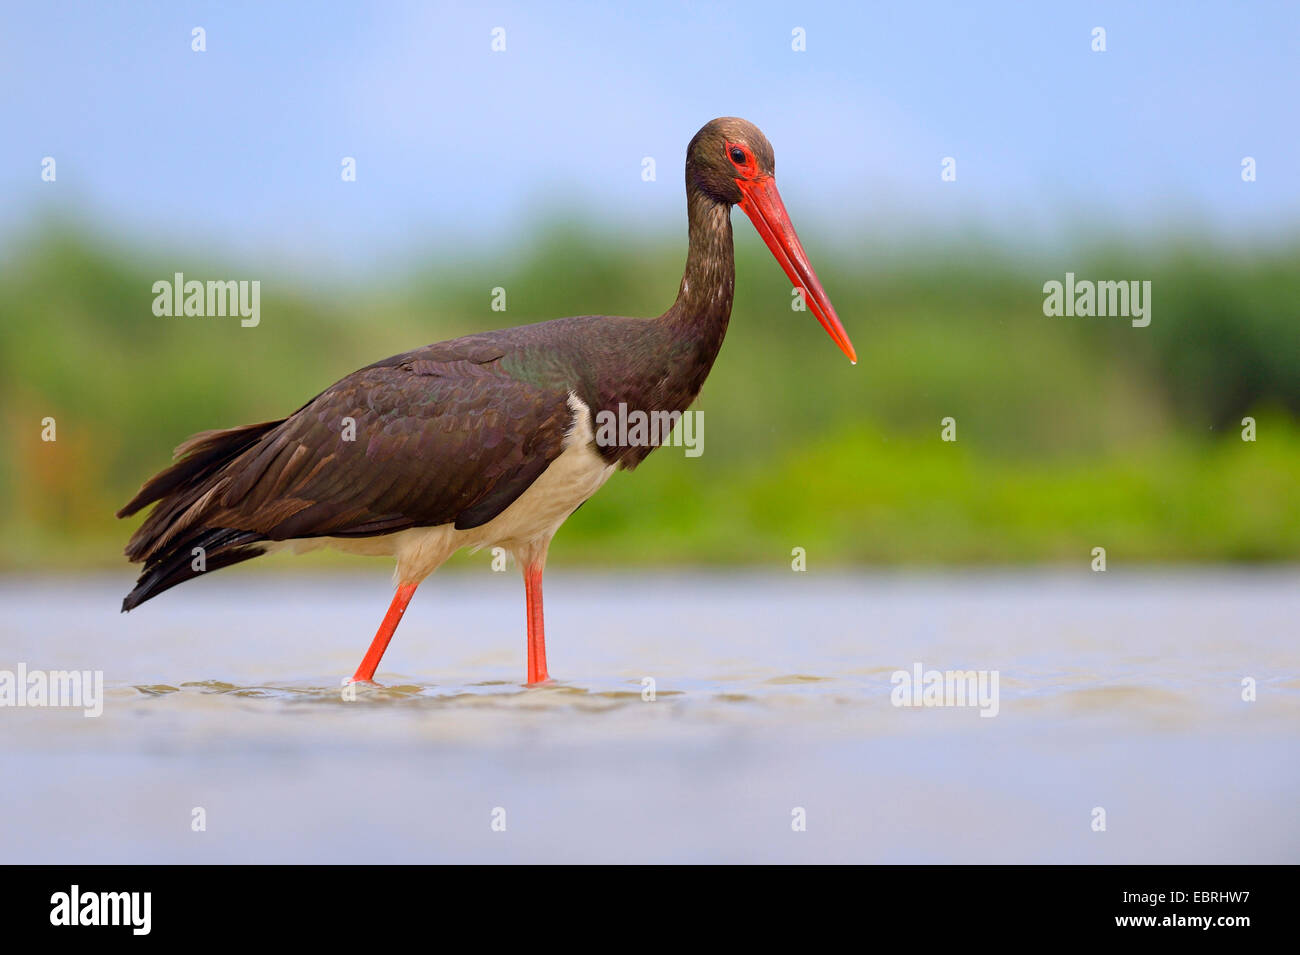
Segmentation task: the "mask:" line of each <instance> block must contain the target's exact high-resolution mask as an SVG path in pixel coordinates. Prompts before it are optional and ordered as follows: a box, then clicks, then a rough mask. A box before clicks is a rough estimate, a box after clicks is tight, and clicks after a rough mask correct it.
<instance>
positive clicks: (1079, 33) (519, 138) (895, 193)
mask: <svg viewBox="0 0 1300 955" xmlns="http://www.w3.org/2000/svg"><path fill="white" fill-rule="evenodd" d="M977 6H981V5H977V4H962V3H952V4H928V3H906V4H898V3H842V4H840V3H830V4H804V3H788V4H780V3H765V2H761V0H760V2H745V3H738V4H724V3H674V2H653V3H642V4H636V5H630V6H626V7H625V8H624V9H618V8H617V7H616V6H615V5H613V4H606V3H592V4H587V3H566V4H555V5H549V4H540V3H528V4H524V3H521V4H488V5H485V6H478V5H467V6H465V7H452V6H449V5H442V4H434V3H405V4H403V3H384V4H365V5H361V4H357V5H355V6H350V5H347V4H342V3H313V4H307V3H302V4H297V3H283V4H269V3H268V4H263V3H227V2H222V3H194V4H184V3H148V2H143V3H119V4H104V3H82V4H77V3H58V2H55V3H50V4H40V5H37V4H23V5H11V7H10V9H9V10H8V11H7V12H6V14H5V26H4V30H3V34H2V35H0V71H3V79H4V82H3V83H2V84H0V116H2V118H3V146H2V148H0V190H2V191H0V197H2V198H0V241H4V242H6V243H7V242H12V241H14V240H15V239H20V238H21V237H22V236H23V235H24V234H26V233H27V231H28V230H29V229H30V228H31V227H32V226H33V224H36V223H39V222H41V221H42V220H43V219H45V218H47V217H50V216H55V215H63V216H69V215H70V216H73V217H84V219H85V221H88V222H92V223H94V224H95V225H96V226H97V227H98V228H100V229H101V230H103V231H106V232H108V233H109V234H111V235H121V236H122V237H123V238H124V239H125V240H127V241H132V242H140V243H145V244H152V245H155V246H162V247H166V246H168V245H171V244H173V243H182V244H185V245H187V246H191V247H198V248H203V249H212V250H215V251H219V252H221V253H222V254H225V255H228V256H233V257H236V258H259V259H268V258H269V259H271V260H275V261H278V262H282V263H286V264H292V265H297V266H300V267H305V268H307V269H333V268H339V267H343V268H348V267H359V268H362V269H365V268H368V267H371V266H376V265H389V264H392V263H393V262H394V261H398V260H400V259H401V258H402V257H403V256H406V255H409V254H411V252H412V250H413V249H416V248H423V247H427V246H428V245H430V244H434V245H442V246H446V247H456V246H462V247H472V246H473V245H475V244H482V243H495V242H499V241H503V240H509V239H510V238H511V237H512V236H517V235H518V233H519V232H520V231H521V230H524V229H526V228H527V227H528V226H529V225H532V224H535V223H536V222H537V221H538V219H539V218H541V217H544V216H553V217H554V216H566V215H580V216H581V217H582V218H584V219H586V220H594V221H596V222H599V223H602V224H605V225H608V226H609V227H611V228H620V227H626V228H628V229H634V230H638V231H654V230H662V231H665V232H668V231H669V230H674V229H675V230H679V231H680V230H681V229H682V228H683V227H684V222H683V215H684V208H683V198H682V176H681V163H682V157H683V154H684V150H685V146H686V142H687V140H688V139H689V138H690V136H691V135H692V134H693V133H694V132H695V130H696V129H697V128H698V127H699V126H700V125H702V124H703V123H704V122H705V121H706V120H708V119H710V118H712V117H713V116H716V115H726V114H733V115H740V116H744V117H746V118H748V119H751V120H753V121H754V122H756V123H757V124H758V125H759V126H760V127H762V128H763V129H764V131H765V132H766V133H767V135H768V137H769V138H770V139H771V141H772V142H773V145H774V146H775V149H776V155H777V174H778V175H777V178H778V181H779V182H780V184H781V188H782V192H783V194H784V196H785V199H786V205H787V207H788V208H789V209H790V211H791V214H792V215H793V217H794V219H795V222H796V224H799V225H800V226H801V229H806V226H804V225H803V224H804V223H808V222H816V223H818V227H819V228H822V227H824V228H827V229H830V230H833V231H834V232H838V233H841V234H845V235H873V236H891V235H896V234H897V235H922V236H925V235H934V234H948V233H953V232H958V231H962V230H969V229H971V228H975V229H979V230H985V231H987V232H989V233H990V234H992V235H994V236H996V237H999V238H1001V239H1004V240H1006V241H1008V242H1013V243H1021V244H1035V243H1040V242H1062V241H1065V242H1068V241H1070V240H1071V238H1072V237H1077V235H1078V234H1079V232H1078V230H1080V229H1081V228H1085V227H1087V228H1093V229H1100V230H1102V231H1108V232H1115V233H1119V234H1124V235H1137V236H1145V235H1149V234H1156V233H1167V232H1168V231H1170V230H1171V229H1175V228H1177V229H1185V230H1194V231H1196V232H1198V233H1202V232H1203V233H1209V234H1211V235H1212V236H1214V237H1216V238H1219V239H1221V240H1224V241H1255V240H1258V239H1260V238H1261V237H1265V238H1266V237H1269V236H1275V235H1278V234H1290V233H1291V232H1292V230H1293V229H1294V225H1295V223H1296V221H1297V216H1298V215H1300V132H1298V128H1300V123H1297V109H1296V102H1297V93H1298V92H1300V80H1298V79H1297V77H1298V76H1300V68H1298V67H1297V64H1300V12H1297V11H1298V9H1300V7H1298V6H1297V5H1296V4H1294V3H1273V4H1270V3H1248V4H1232V5H1229V4H1227V3H1224V4H1205V3H1172V2H1170V3H1144V4H1135V3H1127V2H1126V3H1113V4H1108V3H1090V4H1070V3H994V4H989V5H986V6H985V8H984V9H974V8H975V7H977ZM195 26H202V27H203V28H204V29H205V30H206V33H207V51H206V52H204V53H195V52H193V51H192V50H191V48H190V40H191V29H192V28H193V27H195ZM1096 26H1102V27H1104V28H1105V29H1106V39H1107V47H1108V49H1107V51H1106V52H1105V53H1094V52H1092V50H1091V49H1090V42H1091V36H1090V34H1091V31H1092V29H1093V27H1096ZM494 27H503V28H504V29H505V31H506V50H505V52H501V53H494V52H492V50H491V48H490V44H491V39H492V37H491V31H492V29H493V28H494ZM795 27H802V28H803V29H804V30H805V31H806V36H807V50H806V51H805V52H795V51H793V50H792V49H791V31H792V30H793V29H794V28H795ZM45 156H53V157H55V159H56V162H57V174H58V178H57V181H56V182H55V183H45V182H42V181H41V179H40V163H41V159H42V157H45ZM344 156H352V157H355V158H356V160H357V181H356V182H355V183H344V182H342V181H341V179H340V175H339V173H340V162H341V160H342V158H343V157H344ZM645 156H651V157H654V158H655V160H656V163H657V180H656V181H655V182H644V181H643V180H642V178H641V163H642V159H643V157H645ZM945 156H952V157H955V158H956V160H957V181H956V182H952V183H944V182H941V180H940V162H941V160H942V158H943V157H945ZM1243 156H1253V157H1255V159H1256V161H1257V164H1258V181H1256V182H1254V183H1249V184H1247V183H1243V182H1242V181H1241V177H1240V163H1241V159H1242V157H1243ZM670 234H671V233H670Z"/></svg>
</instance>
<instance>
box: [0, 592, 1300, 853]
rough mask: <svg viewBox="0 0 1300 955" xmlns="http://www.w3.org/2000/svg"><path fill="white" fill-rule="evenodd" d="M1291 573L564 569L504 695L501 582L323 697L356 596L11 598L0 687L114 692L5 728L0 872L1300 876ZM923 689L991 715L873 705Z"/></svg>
mask: <svg viewBox="0 0 1300 955" xmlns="http://www.w3.org/2000/svg"><path fill="white" fill-rule="evenodd" d="M1298 579H1300V574H1297V571H1296V570H1295V569H1290V568H1288V569H1282V570H1270V571H1258V572H1257V571H1251V572H1238V571H1221V570H1197V571H1187V572H1177V573H1174V572H1150V573H1132V572H1129V573H1122V574H1121V573H1117V572H1114V571H1112V572H1111V573H1108V574H1105V575H1092V574H1066V573H1022V572H1000V573H981V574H974V573H963V574H944V575H914V574H913V575H907V574H881V573H866V572H862V573H845V574H838V575H828V574H795V573H789V574H784V575H775V576H764V575H754V574H715V573H705V572H698V573H680V574H672V575H666V574H656V573H651V572H636V573H626V574H608V575H595V574H581V573H575V572H564V571H561V570H556V571H553V572H552V573H550V574H548V578H547V625H548V626H547V633H548V651H549V662H550V668H551V672H552V674H553V676H555V677H556V682H555V683H554V684H552V685H549V686H543V687H524V686H521V685H520V682H521V680H522V678H523V674H524V626H523V597H522V586H521V585H520V583H519V580H518V577H517V575H516V574H515V573H513V572H512V573H509V574H490V573H484V574H482V575H470V574H460V575H453V574H448V575H445V576H442V577H441V578H439V577H435V578H433V579H431V580H430V581H428V582H426V584H425V585H424V586H423V587H422V588H421V590H420V592H419V593H418V594H417V595H416V597H415V599H414V601H413V602H412V604H411V609H410V610H409V611H408V612H407V615H406V618H405V620H404V622H403V624H402V626H401V628H400V629H399V631H398V634H397V636H396V638H395V639H394V641H393V644H392V646H391V648H390V649H389V652H388V655H387V657H386V658H385V660H384V664H383V666H382V667H381V669H380V671H379V674H378V676H377V679H378V680H379V682H380V683H382V684H383V685H382V686H376V687H363V688H361V690H360V692H359V693H358V694H357V696H356V699H355V700H353V701H348V700H345V699H344V697H343V692H342V689H341V687H340V683H341V680H342V678H344V677H345V676H346V675H348V674H350V673H351V672H352V670H353V669H354V667H355V666H356V663H357V662H358V661H359V659H360V657H361V655H362V653H363V652H364V650H365V648H366V646H367V645H368V643H369V639H370V637H371V636H372V635H373V632H374V629H375V626H376V625H377V623H378V620H379V618H380V617H381V616H382V615H383V611H384V609H385V607H386V605H387V601H388V599H389V596H390V594H391V590H390V588H389V584H388V582H387V580H386V578H385V576H384V574H383V573H382V572H381V571H378V569H377V568H376V571H375V572H373V573H365V572H361V573H358V574H354V575H350V576H325V577H293V576H277V575H274V574H271V575H267V576H260V575H256V574H249V575H241V574H237V573H224V574H221V575H218V576H214V577H213V578H211V579H206V580H202V581H199V582H196V583H195V584H191V585H187V586H185V587H183V588H180V589H179V590H177V591H174V592H172V593H168V594H165V595H163V596H162V597H160V598H158V599H157V600H155V601H153V602H151V603H149V604H146V605H145V606H144V607H142V608H141V609H140V610H138V611H136V612H134V613H132V614H129V615H120V614H118V613H117V606H118V604H119V602H120V599H121V595H122V594H123V593H124V592H125V590H126V589H127V588H128V587H129V583H130V581H129V579H128V577H127V576H125V575H122V576H117V575H114V576H111V577H88V578H9V579H7V580H4V581H0V621H2V623H0V668H9V669H12V668H14V667H15V666H16V664H17V663H18V662H19V661H22V662H24V663H26V664H27V666H28V667H31V668H45V669H70V668H79V669H94V670H102V671H103V673H104V680H105V684H106V691H105V696H106V699H105V703H104V712H103V715H102V716H100V717H99V718H96V719H87V718H84V717H83V716H82V714H81V712H80V711H78V710H60V709H50V708H46V709H33V708H21V709H18V708H3V709H0V860H2V861H5V862H123V861H130V862H246V861H265V862H295V861H303V862H322V863H325V862H330V863H333V862H347V861H357V862H370V861H376V862H387V861H391V862H441V861H532V860H550V861H571V862H578V861H613V862H646V861H648V862H666V861H707V860H724V861H757V862H775V861H839V862H847V861H864V862H891V863H905V862H931V861H943V862H977V861H994V862H1030V861H1048V862H1262V861H1274V862H1297V861H1300V822H1298V821H1297V817H1296V813H1295V806H1296V804H1297V797H1300V761H1298V760H1297V756H1298V755H1300V650H1298V649H1297V639H1296V638H1297V633H1298V631H1300V587H1297V580H1298ZM916 663H921V664H922V665H923V666H924V667H925V668H926V669H930V668H934V669H940V670H945V669H961V670H968V669H970V670H996V671H997V672H998V675H999V697H1000V699H999V712H998V715H997V716H996V717H995V718H982V717H981V716H980V713H979V710H978V709H976V708H969V707H968V708H955V707H954V708H899V707H895V706H893V705H892V704H891V699H890V691H891V689H892V687H891V683H890V677H891V674H892V673H894V672H895V671H897V670H900V669H901V670H911V669H912V667H913V666H914V664H916ZM1245 677H1251V678H1253V679H1254V680H1255V681H1256V686H1257V696H1258V698H1257V700H1256V701H1255V702H1245V701H1243V700H1242V679H1243V678H1245ZM646 678H650V679H652V680H653V681H654V686H655V698H654V700H653V701H647V700H646V699H645V698H644V697H645V694H644V693H643V681H644V680H645V679H646ZM196 807H201V808H202V810H203V813H204V816H205V819H206V829H205V830H204V831H194V829H193V828H192V820H193V819H194V817H195V809H196ZM1097 807H1100V808H1103V809H1104V810H1105V813H1106V830H1105V831H1104V832H1098V831H1094V830H1093V828H1092V821H1093V819H1094V810H1095V809H1096V808H1097ZM501 810H504V820H505V831H497V830H495V829H494V828H493V825H492V824H493V821H494V819H495V820H497V821H498V825H499V822H500V820H501V818H502V813H501ZM798 810H802V813H803V815H804V816H805V817H806V820H807V823H806V830H805V831H795V830H794V829H793V828H792V820H793V819H794V818H795V817H796V816H795V814H796V813H797V811H798Z"/></svg>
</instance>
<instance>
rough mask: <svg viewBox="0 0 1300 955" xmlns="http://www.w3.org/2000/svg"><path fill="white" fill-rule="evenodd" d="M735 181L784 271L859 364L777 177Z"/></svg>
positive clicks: (748, 211)
mask: <svg viewBox="0 0 1300 955" xmlns="http://www.w3.org/2000/svg"><path fill="white" fill-rule="evenodd" d="M736 185H737V186H739V187H740V191H741V194H742V195H744V197H745V198H743V199H741V200H740V208H741V209H743V210H745V215H747V216H749V218H750V219H751V220H752V221H753V223H754V228H755V229H757V230H758V234H759V235H761V236H762V237H763V241H764V242H766V243H767V247H768V248H769V249H771V250H772V254H773V255H774V256H776V260H777V262H779V263H780V264H781V268H783V269H785V274H786V275H788V276H789V277H790V281H791V282H793V283H794V287H795V288H797V289H802V290H803V295H804V301H806V302H807V303H808V305H809V306H810V307H811V308H812V310H813V314H814V315H816V316H817V321H819V322H821V323H822V328H824V329H826V332H827V334H829V335H830V336H831V338H832V339H834V341H835V344H837V345H839V346H840V351H842V352H844V354H846V355H848V356H849V361H851V362H853V364H855V365H856V364H857V363H858V354H857V352H855V351H854V350H853V343H852V342H851V341H849V333H848V332H846V331H845V330H844V326H843V325H841V324H840V319H839V316H838V315H836V314H835V309H834V308H833V307H832V306H831V300H830V299H829V298H827V297H826V290H825V289H823V288H822V283H821V282H819V281H817V273H816V272H814V271H813V267H812V265H811V264H810V263H809V262H808V256H807V255H805V254H804V251H803V246H802V245H800V244H799V236H797V235H795V231H794V225H793V224H792V223H791V222H790V215H789V213H787V212H786V211H785V203H783V202H782V201H781V193H779V192H777V191H776V180H775V179H773V178H772V177H771V176H765V177H763V178H762V179H737V180H736Z"/></svg>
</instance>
